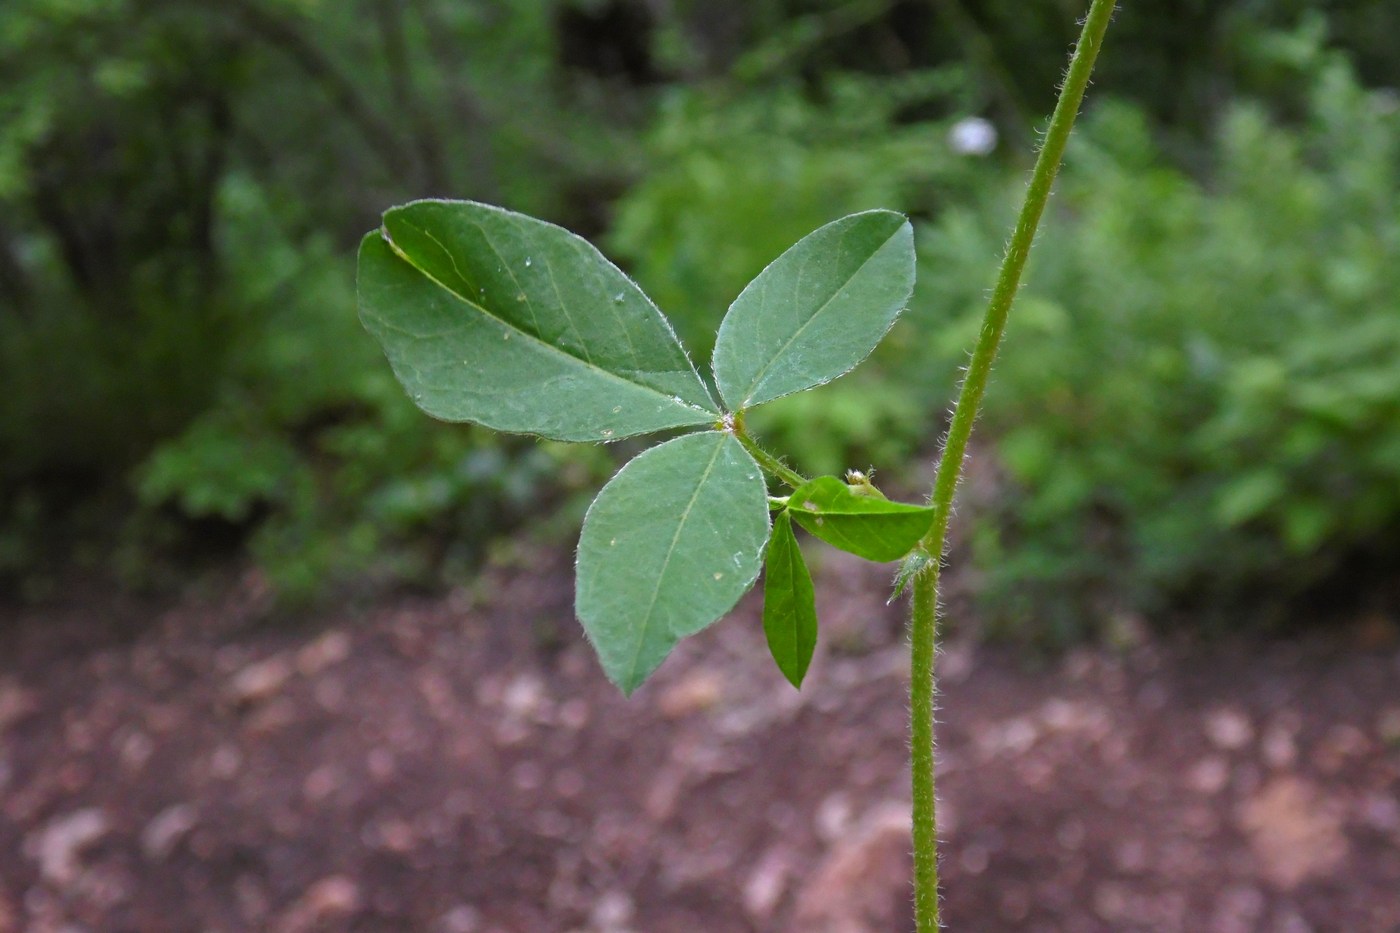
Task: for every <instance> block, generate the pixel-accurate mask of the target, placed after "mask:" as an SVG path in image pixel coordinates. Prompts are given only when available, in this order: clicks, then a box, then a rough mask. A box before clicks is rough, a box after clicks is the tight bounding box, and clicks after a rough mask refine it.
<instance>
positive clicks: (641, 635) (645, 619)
mask: <svg viewBox="0 0 1400 933" xmlns="http://www.w3.org/2000/svg"><path fill="white" fill-rule="evenodd" d="M724 440H725V439H724V436H723V435H721V437H720V442H719V443H718V444H716V445H715V452H714V453H713V454H712V455H711V456H710V462H709V463H707V464H705V472H704V473H702V474H701V475H700V479H699V481H698V482H696V484H695V491H694V492H693V493H691V494H690V501H689V502H687V503H686V505H685V510H684V511H683V512H681V517H680V520H679V521H678V522H676V530H675V531H674V532H673V533H672V535H671V543H670V544H669V545H668V546H667V547H666V557H665V558H664V559H663V560H662V561H661V570H660V571H659V572H658V573H657V574H656V584H655V585H654V586H653V587H652V591H651V599H650V600H649V601H648V602H647V609H646V612H644V613H643V614H642V616H641V622H640V625H641V630H640V631H638V632H637V633H636V634H637V639H636V641H637V648H636V650H635V651H634V652H633V654H632V663H631V665H630V666H629V667H628V670H627V680H626V683H627V684H628V685H629V687H630V688H631V689H633V690H635V689H636V688H637V687H638V686H639V684H637V683H635V682H634V680H635V678H636V676H637V663H638V662H639V661H640V660H641V657H642V645H643V644H645V642H646V638H647V636H648V635H649V634H650V630H651V625H650V621H651V617H652V616H651V614H652V610H653V609H655V608H656V601H657V600H658V599H659V598H660V596H661V582H662V580H664V579H665V577H666V571H667V569H668V568H669V567H670V566H671V558H672V557H673V556H674V555H675V553H676V542H678V541H679V540H680V537H681V530H682V529H683V528H685V523H686V522H687V521H688V520H689V519H690V512H691V510H692V509H694V508H695V502H696V500H697V499H699V498H700V491H701V490H702V489H704V488H705V484H706V483H707V482H709V481H710V474H711V473H713V472H714V470H715V463H717V462H718V461H719V455H720V454H721V453H722V452H723V451H724Z"/></svg>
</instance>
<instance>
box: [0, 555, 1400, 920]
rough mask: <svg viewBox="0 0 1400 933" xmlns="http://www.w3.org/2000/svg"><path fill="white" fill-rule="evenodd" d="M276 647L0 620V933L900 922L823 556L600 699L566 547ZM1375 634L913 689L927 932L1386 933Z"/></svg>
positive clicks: (864, 600) (834, 568) (289, 626)
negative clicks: (814, 602) (800, 612)
mask: <svg viewBox="0 0 1400 933" xmlns="http://www.w3.org/2000/svg"><path fill="white" fill-rule="evenodd" d="M530 564H531V567H530V568H529V569H516V570H502V569H498V570H493V571H491V572H490V573H488V574H487V576H486V580H485V582H484V584H483V585H482V587H481V588H480V590H479V592H477V593H476V594H469V593H457V594H453V595H450V596H447V597H444V598H438V599H421V598H415V599H410V598H401V599H396V600H392V601H386V602H383V603H381V604H379V605H376V606H374V607H371V608H369V609H366V610H360V611H351V610H341V611H335V612H322V613H319V614H317V615H316V616H315V617H313V618H306V619H300V620H296V621H295V622H293V621H289V620H287V619H285V618H279V617H278V616H276V615H273V614H270V612H269V610H268V606H267V598H266V594H265V593H264V592H263V591H262V587H261V586H260V584H259V581H258V579H257V578H256V577H255V576H248V577H245V578H243V579H242V580H240V581H238V582H236V583H233V584H230V585H229V586H227V587H225V588H223V589H222V590H220V591H219V592H218V593H216V594H213V595H210V594H205V595H202V596H190V597H188V598H187V599H184V600H182V601H180V602H178V603H176V604H173V605H163V606H152V605H148V604H142V603H139V602H131V601H124V600H120V599H118V600H113V599H110V598H107V597H98V596H84V595H81V594H75V595H74V596H73V597H72V598H71V599H70V600H69V601H68V602H67V603H66V604H65V605H62V606H58V607H49V608H46V609H15V608H11V609H5V610H0V933H10V931H33V933H41V931H53V933H59V931H63V933H79V931H133V933H137V931H139V933H159V931H196V930H197V931H209V933H216V931H243V930H257V931H262V930H268V931H279V933H295V931H341V930H346V931H350V930H354V931H416V930H423V931H430V933H506V931H509V933H515V931H524V933H535V931H543V933H551V931H592V933H622V931H635V933H696V931H705V933H710V931H712V933H728V931H734V933H741V931H803V933H861V931H872V933H874V931H880V933H886V931H890V930H901V929H908V928H909V926H910V919H909V908H908V906H907V895H908V882H907V880H906V879H907V874H908V854H907V853H908V850H909V845H910V843H909V835H908V829H907V825H906V824H907V819H908V816H907V811H908V799H909V780H908V774H907V765H906V754H905V752H906V748H905V743H906V739H905V718H906V717H905V713H906V702H907V701H906V699H905V690H906V687H907V676H908V675H907V662H906V659H905V651H904V648H903V643H902V635H901V626H900V613H901V611H902V610H901V608H900V607H894V608H889V609H887V608H886V607H885V606H884V595H885V592H886V583H887V581H886V578H885V571H884V570H883V569H881V568H874V569H869V570H867V569H864V568H863V566H862V565H860V564H859V563H847V562H846V561H844V560H841V559H840V558H839V556H831V555H826V556H824V558H823V565H824V566H823V568H822V570H821V572H820V574H819V599H820V600H821V603H822V605H821V609H822V615H823V624H824V625H825V626H826V628H825V630H824V631H825V635H824V642H823V646H822V647H821V648H819V656H818V659H817V661H816V663H815V664H814V666H813V670H812V672H811V674H810V675H809V678H808V685H807V686H806V687H805V688H804V689H803V690H802V691H801V692H800V693H799V692H797V691H794V690H792V689H791V688H790V687H788V686H787V685H786V684H785V683H784V682H783V681H782V680H781V678H780V677H779V676H778V674H777V673H776V671H775V670H774V669H773V667H772V664H771V662H770V661H768V659H767V658H766V655H765V650H764V647H763V642H762V636H761V633H760V631H759V626H758V621H757V614H758V610H759V602H758V600H757V599H756V598H754V596H752V595H751V596H750V597H749V598H747V599H746V600H745V601H744V602H743V603H742V604H741V606H740V608H739V609H738V610H737V611H736V612H735V613H734V614H733V615H732V616H731V617H730V618H728V619H726V620H725V621H723V622H722V623H720V624H719V625H716V626H715V627H714V628H712V629H711V630H710V631H708V632H706V633H705V634H703V635H702V636H700V637H699V638H696V639H694V640H692V642H691V643H689V644H687V645H684V646H682V648H681V649H680V650H679V651H678V652H677V653H676V655H675V656H674V657H673V658H672V659H671V660H670V661H668V662H667V663H666V664H665V665H664V666H663V668H662V669H661V671H660V672H659V673H658V675H657V676H656V677H655V678H654V680H653V681H652V682H651V683H649V684H648V685H647V686H646V687H644V688H643V689H642V690H641V691H639V692H638V693H637V695H636V696H635V697H634V698H633V699H632V700H631V701H625V700H623V699H622V697H621V696H620V695H619V694H618V693H617V692H616V691H615V690H614V689H613V688H612V687H610V686H609V685H608V684H607V683H606V682H605V681H604V679H603V677H602V675H601V673H600V672H599V670H598V668H597V666H596V664H595V663H594V661H593V659H592V657H591V655H590V653H589V650H588V648H587V646H586V645H585V644H584V643H583V642H582V639H581V637H580V634H579V631H578V629H577V626H576V624H575V623H574V621H573V619H572V612H571V595H572V594H571V579H570V567H569V561H568V559H567V556H566V555H558V554H554V555H551V554H543V555H533V556H532V558H531V561H530ZM1394 631H1395V627H1394V624H1393V621H1392V620H1387V619H1379V620H1370V621H1369V622H1367V623H1366V624H1365V625H1362V626H1360V627H1359V628H1358V630H1357V631H1356V632H1350V631H1346V632H1340V633H1338V632H1334V633H1333V634H1331V635H1330V636H1327V637H1323V636H1321V635H1318V636H1313V637H1310V638H1309V639H1306V640H1294V641H1286V642H1274V643H1269V642H1256V641H1235V642H1227V643H1215V644H1211V645H1207V646H1199V645H1197V646H1192V645H1189V644H1186V643H1184V642H1183V643H1179V644H1178V643H1164V642H1161V641H1159V640H1154V639H1152V638H1150V637H1146V636H1143V637H1140V638H1139V639H1138V640H1137V641H1136V642H1135V644H1134V645H1133V646H1132V647H1129V648H1125V649H1123V650H1120V651H1117V652H1110V651H1107V650H1098V649H1095V650H1080V651H1076V652H1073V653H1071V654H1069V655H1068V656H1065V657H1063V658H1059V659H1055V660H1051V661H1045V662H1043V663H1042V664H1040V665H1039V666H1038V667H1037V666H1033V665H1031V666H1028V665H1027V664H1026V663H1025V662H1024V661H1023V660H1021V659H1019V658H1017V657H1016V656H1015V655H1013V654H1011V653H1009V652H1006V651H1003V650H996V649H989V648H985V647H978V646H976V645H975V644H974V643H972V642H971V641H970V640H967V639H960V638H959V637H957V636H956V635H955V636H953V637H952V638H950V639H949V643H948V644H947V645H946V647H945V649H944V652H943V654H942V655H941V658H940V662H939V663H940V672H941V690H942V695H941V714H940V719H941V725H940V748H939V756H940V757H939V762H940V771H939V795H940V808H941V809H940V823H941V826H942V833H941V835H942V839H943V853H944V854H943V863H942V864H943V879H944V891H945V910H946V923H947V925H948V927H949V929H951V930H953V931H976V930H994V931H995V930H1043V931H1098V930H1113V931H1119V930H1127V931H1137V930H1141V931H1154V933H1159V931H1219V933H1232V931H1285V933H1303V931H1309V930H1311V931H1318V933H1325V931H1393V930H1400V646H1397V644H1396V641H1395V635H1394Z"/></svg>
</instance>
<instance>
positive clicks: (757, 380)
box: [739, 224, 904, 410]
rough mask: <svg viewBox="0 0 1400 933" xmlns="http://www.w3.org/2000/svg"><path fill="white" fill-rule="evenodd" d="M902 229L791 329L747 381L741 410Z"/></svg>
mask: <svg viewBox="0 0 1400 933" xmlns="http://www.w3.org/2000/svg"><path fill="white" fill-rule="evenodd" d="M902 229H904V225H903V224H900V225H899V226H898V227H895V228H894V232H893V233H891V234H890V235H889V236H887V237H885V239H884V240H883V241H882V242H881V243H880V245H879V246H878V247H876V248H875V249H874V250H872V251H871V252H870V255H869V256H867V257H865V260H864V261H862V262H861V264H860V265H859V266H857V267H856V270H855V271H854V272H852V273H851V274H850V275H848V276H846V278H845V279H844V280H842V282H841V284H840V285H838V286H837V287H836V289H835V290H834V291H833V292H832V293H831V295H830V296H828V297H827V299H826V300H825V301H823V302H822V304H821V307H820V308H818V309H817V310H815V311H813V312H812V314H811V316H810V317H808V318H807V320H805V321H803V322H802V326H800V327H798V328H797V330H795V331H793V333H792V336H791V337H789V338H788V340H787V342H786V343H784V344H783V345H782V346H781V347H779V348H778V351H777V352H776V353H774V354H773V355H772V356H770V357H769V358H768V362H767V363H764V364H763V368H762V369H760V370H759V371H758V375H756V376H754V377H753V379H752V381H750V382H749V387H748V389H747V390H745V392H744V401H743V403H742V404H740V405H739V408H740V409H741V410H742V409H745V408H748V407H749V404H750V402H751V401H752V399H753V396H754V393H755V392H756V391H758V387H759V386H760V385H762V383H763V380H764V378H765V377H766V376H767V375H768V370H770V369H772V368H773V364H775V363H776V362H778V360H779V359H780V358H782V356H783V354H784V353H786V352H787V351H788V348H789V347H791V346H792V345H793V344H794V343H795V342H796V341H797V338H798V337H801V336H802V334H803V332H804V331H806V330H807V328H808V327H811V326H812V322H813V321H815V320H816V319H817V318H819V317H821V315H822V314H823V313H824V312H825V311H826V309H827V308H829V307H830V306H831V303H832V302H833V301H835V300H836V298H837V296H839V295H840V294H841V290H842V289H843V288H845V287H846V286H847V285H849V284H851V281H852V280H853V279H854V278H855V277H856V276H858V275H860V274H861V272H862V271H863V270H864V269H865V267H866V266H868V265H870V263H872V262H874V261H875V257H876V256H878V255H880V253H881V251H883V250H884V248H885V247H886V246H888V245H889V243H890V241H891V240H893V239H894V238H895V236H896V235H897V234H898V233H899V231H900V230H902ZM800 277H801V276H800V275H799V278H800ZM765 297H766V289H765Z"/></svg>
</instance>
